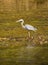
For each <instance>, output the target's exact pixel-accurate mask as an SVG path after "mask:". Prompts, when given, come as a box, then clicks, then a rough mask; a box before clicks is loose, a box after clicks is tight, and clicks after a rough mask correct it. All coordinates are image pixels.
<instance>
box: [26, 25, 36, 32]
mask: <svg viewBox="0 0 48 65" xmlns="http://www.w3.org/2000/svg"><path fill="white" fill-rule="evenodd" d="M25 28H26V29H28V30H33V31H35V30H37V29H36V28H35V27H34V26H31V25H28V24H26V25H25Z"/></svg>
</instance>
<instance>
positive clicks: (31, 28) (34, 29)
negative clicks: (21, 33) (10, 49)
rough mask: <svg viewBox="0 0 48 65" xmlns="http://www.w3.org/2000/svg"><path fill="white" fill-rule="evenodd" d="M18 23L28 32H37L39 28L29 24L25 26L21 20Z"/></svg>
mask: <svg viewBox="0 0 48 65" xmlns="http://www.w3.org/2000/svg"><path fill="white" fill-rule="evenodd" d="M17 22H21V25H22V27H23V28H25V29H27V30H33V31H36V30H37V28H35V27H34V26H32V25H29V24H25V25H24V20H23V19H20V20H18V21H17Z"/></svg>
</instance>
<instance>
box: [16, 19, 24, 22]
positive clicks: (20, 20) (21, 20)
mask: <svg viewBox="0 0 48 65" xmlns="http://www.w3.org/2000/svg"><path fill="white" fill-rule="evenodd" d="M23 21H24V20H23V19H19V20H17V21H16V22H23Z"/></svg>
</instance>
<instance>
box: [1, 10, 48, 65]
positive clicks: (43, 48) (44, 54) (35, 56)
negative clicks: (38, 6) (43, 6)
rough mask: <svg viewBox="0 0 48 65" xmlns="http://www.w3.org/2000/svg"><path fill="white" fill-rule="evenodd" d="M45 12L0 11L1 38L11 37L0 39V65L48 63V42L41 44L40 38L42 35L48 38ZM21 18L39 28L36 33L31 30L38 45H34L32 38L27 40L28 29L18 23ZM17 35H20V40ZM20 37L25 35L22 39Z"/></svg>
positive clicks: (40, 64)
mask: <svg viewBox="0 0 48 65" xmlns="http://www.w3.org/2000/svg"><path fill="white" fill-rule="evenodd" d="M43 12H44V11H40V10H38V11H34V12H33V13H32V12H24V13H22V14H21V13H19V14H14V12H13V13H0V38H3V37H7V38H8V37H9V38H11V39H10V40H0V65H48V43H47V44H44V43H43V44H44V45H39V40H38V36H40V35H42V37H43V39H45V40H48V18H47V16H48V14H47V13H46V12H44V13H43ZM20 18H23V19H24V20H25V24H31V25H33V26H35V27H36V28H37V29H38V30H37V32H36V33H34V32H33V31H32V32H31V37H32V36H33V37H34V41H35V45H36V46H32V44H33V41H32V40H31V41H29V40H26V38H27V37H28V34H27V32H28V31H27V30H25V29H23V28H22V27H21V25H20V23H16V20H18V19H20ZM15 37H18V41H16V39H14V38H15ZM19 37H23V38H21V41H20V38H19ZM12 38H13V39H12ZM28 45H30V46H32V47H28Z"/></svg>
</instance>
